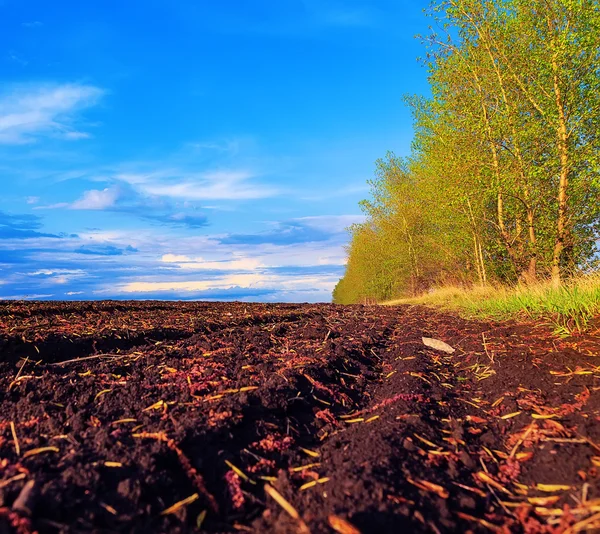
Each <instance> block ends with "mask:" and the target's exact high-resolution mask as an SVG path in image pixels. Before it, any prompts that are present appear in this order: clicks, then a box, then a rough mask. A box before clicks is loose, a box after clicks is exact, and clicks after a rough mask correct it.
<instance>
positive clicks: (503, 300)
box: [385, 273, 600, 336]
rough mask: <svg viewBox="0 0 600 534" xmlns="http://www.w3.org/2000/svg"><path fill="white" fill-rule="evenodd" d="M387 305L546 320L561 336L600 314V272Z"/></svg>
mask: <svg viewBox="0 0 600 534" xmlns="http://www.w3.org/2000/svg"><path fill="white" fill-rule="evenodd" d="M385 304H389V305H393V304H423V305H426V306H434V307H439V308H443V309H449V310H456V311H458V312H459V313H461V314H462V315H464V316H467V317H479V318H490V319H508V318H523V317H527V318H531V319H546V320H548V321H549V322H551V324H552V325H553V326H554V330H555V332H556V333H557V334H559V335H565V336H566V335H570V334H573V333H575V332H583V331H585V330H586V329H587V328H588V326H589V323H590V321H591V320H592V319H593V318H594V317H598V316H599V315H600V273H595V274H590V275H586V276H581V277H579V278H577V279H575V280H572V281H570V282H568V283H565V284H564V285H563V286H562V287H559V288H556V287H553V286H552V285H551V284H550V283H547V282H544V283H539V284H536V285H528V286H526V285H519V286H516V287H496V286H486V287H473V288H470V289H465V288H459V287H443V288H439V289H435V290H433V291H431V292H429V293H427V294H425V295H422V296H420V297H415V298H407V299H399V300H395V301H390V302H386V303H385Z"/></svg>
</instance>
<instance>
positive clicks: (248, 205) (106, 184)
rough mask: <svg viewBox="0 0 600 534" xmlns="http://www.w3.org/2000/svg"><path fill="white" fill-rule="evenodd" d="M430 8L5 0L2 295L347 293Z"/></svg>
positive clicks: (403, 127) (310, 1)
mask: <svg viewBox="0 0 600 534" xmlns="http://www.w3.org/2000/svg"><path fill="white" fill-rule="evenodd" d="M425 7H426V2H425V1H424V0H423V1H415V0H252V1H249V0H219V1H218V2H217V1H213V0H127V1H123V0H119V1H117V0H86V1H85V2H83V1H80V0H55V1H53V2H48V1H46V0H0V183H1V185H2V188H1V194H0V298H2V299H7V298H11V299H15V298H16V299H52V300H85V299H177V300H179V299H181V300H188V299H201V300H243V301H264V302H282V301H283V302H323V301H324V302H327V301H330V300H331V291H332V289H333V287H334V286H335V284H336V282H337V281H338V279H339V278H340V277H341V276H342V275H343V271H344V264H345V261H346V258H345V249H344V247H345V245H347V243H348V241H349V234H348V232H347V230H346V229H347V227H348V226H349V225H351V224H353V223H356V222H360V221H361V220H363V218H362V215H361V211H360V208H359V206H358V202H359V201H360V200H361V199H363V198H366V197H367V196H368V186H367V180H369V179H370V178H372V177H373V172H374V168H375V164H374V163H375V161H376V160H377V159H378V158H380V157H383V156H384V155H385V153H386V152H387V151H389V150H391V151H394V152H395V153H396V154H397V155H400V156H402V155H408V153H409V151H410V143H411V138H412V135H413V131H412V123H411V117H410V113H409V111H408V110H407V109H406V107H405V106H404V104H403V102H402V97H403V95H404V94H407V93H409V94H426V93H427V91H428V89H427V80H426V70H425V68H424V67H423V66H422V65H421V64H420V63H419V62H418V61H417V58H418V57H419V56H422V55H424V50H423V48H422V45H421V43H420V42H419V40H418V39H416V38H415V35H416V34H426V33H427V32H428V30H427V28H428V25H429V23H430V20H429V19H427V17H425V15H424V14H423V9H424V8H425Z"/></svg>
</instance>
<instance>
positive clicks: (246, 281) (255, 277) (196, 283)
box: [121, 274, 265, 293]
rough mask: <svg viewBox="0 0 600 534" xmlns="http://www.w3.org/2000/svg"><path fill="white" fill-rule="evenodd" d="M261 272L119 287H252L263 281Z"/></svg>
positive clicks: (150, 289)
mask: <svg viewBox="0 0 600 534" xmlns="http://www.w3.org/2000/svg"><path fill="white" fill-rule="evenodd" d="M264 278H265V277H264V276H263V275H261V274H234V275H230V276H224V277H221V278H217V279H212V280H189V281H183V282H182V281H166V282H130V283H129V284H126V285H124V286H122V287H121V290H122V291H123V292H125V293H148V292H153V291H187V292H193V291H206V290H207V289H231V288H234V287H244V288H246V287H254V286H255V285H256V284H257V283H259V282H261V281H263V279H264Z"/></svg>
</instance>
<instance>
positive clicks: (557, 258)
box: [552, 56, 569, 286]
mask: <svg viewBox="0 0 600 534" xmlns="http://www.w3.org/2000/svg"><path fill="white" fill-rule="evenodd" d="M552 71H553V73H554V96H555V98H556V108H557V111H558V124H557V132H556V133H557V141H558V154H559V159H560V175H559V181H558V194H557V200H558V214H557V218H556V238H555V242H554V251H553V254H552V283H553V284H554V285H555V286H559V285H560V284H561V281H562V269H561V260H562V255H563V251H564V249H565V241H566V237H567V233H568V228H567V216H568V214H567V202H568V194H567V193H568V187H569V144H568V133H567V118H566V115H565V108H564V101H563V95H562V91H561V88H560V83H559V78H558V64H557V61H556V56H554V57H553V58H552Z"/></svg>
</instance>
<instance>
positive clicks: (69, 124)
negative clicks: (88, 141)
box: [0, 84, 103, 144]
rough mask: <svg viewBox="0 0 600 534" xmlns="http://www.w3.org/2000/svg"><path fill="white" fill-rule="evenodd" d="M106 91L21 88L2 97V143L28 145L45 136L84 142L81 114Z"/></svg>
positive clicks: (70, 86) (73, 86) (78, 86)
mask: <svg viewBox="0 0 600 534" xmlns="http://www.w3.org/2000/svg"><path fill="white" fill-rule="evenodd" d="M102 94H103V91H102V89H99V88H98V87H94V86H92V85H82V84H64V85H38V86H34V85H21V86H16V87H13V88H12V90H10V91H7V92H4V93H3V94H0V144H24V143H31V142H34V141H35V140H36V139H37V138H39V137H42V136H58V137H63V138H71V139H80V138H81V137H82V136H83V135H85V133H84V132H80V131H78V130H77V129H76V128H74V124H75V123H76V122H77V120H78V116H77V112H78V111H80V110H81V109H84V108H87V107H90V106H92V105H94V104H95V103H96V102H97V101H98V99H99V98H100V97H101V96H102Z"/></svg>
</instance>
